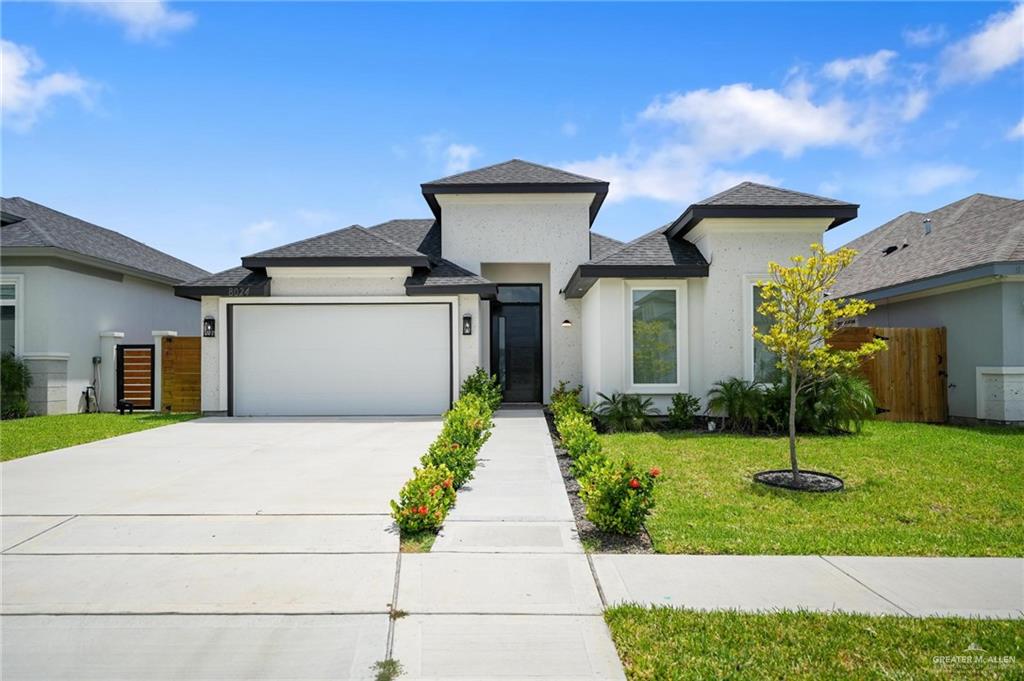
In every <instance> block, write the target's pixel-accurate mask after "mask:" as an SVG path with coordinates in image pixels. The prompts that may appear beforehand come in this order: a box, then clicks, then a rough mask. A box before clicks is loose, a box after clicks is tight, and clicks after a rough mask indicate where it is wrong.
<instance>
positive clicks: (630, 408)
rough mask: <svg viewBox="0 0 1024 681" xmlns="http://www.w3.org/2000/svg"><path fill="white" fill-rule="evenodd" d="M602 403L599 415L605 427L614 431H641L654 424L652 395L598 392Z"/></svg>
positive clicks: (598, 406)
mask: <svg viewBox="0 0 1024 681" xmlns="http://www.w3.org/2000/svg"><path fill="white" fill-rule="evenodd" d="M598 396H600V397H601V403H600V404H598V405H597V410H596V411H597V415H598V418H599V419H600V420H601V423H602V424H603V425H604V427H605V428H607V429H608V430H610V431H611V432H613V433H618V432H634V433H635V432H640V431H644V430H650V429H651V428H652V427H653V425H654V420H653V418H652V417H653V416H654V406H653V405H654V402H653V401H652V400H651V398H650V397H641V396H640V395H630V394H626V393H614V394H613V395H612V396H611V397H608V396H607V395H605V394H604V393H598Z"/></svg>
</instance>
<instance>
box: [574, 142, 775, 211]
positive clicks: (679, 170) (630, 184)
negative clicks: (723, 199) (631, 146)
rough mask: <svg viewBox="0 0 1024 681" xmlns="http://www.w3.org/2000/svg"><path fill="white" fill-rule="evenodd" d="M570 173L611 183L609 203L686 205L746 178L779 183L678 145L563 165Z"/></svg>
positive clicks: (765, 182) (766, 176)
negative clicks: (721, 165) (717, 165)
mask: <svg viewBox="0 0 1024 681" xmlns="http://www.w3.org/2000/svg"><path fill="white" fill-rule="evenodd" d="M560 167H564V168H565V169H566V170H568V171H569V172H573V173H579V174H581V175H587V176H588V177H598V178H601V179H602V180H607V181H608V182H609V183H610V187H609V190H608V203H621V202H622V201H627V200H629V199H632V198H648V199H656V200H658V201H666V202H670V203H679V204H683V203H685V202H687V201H695V200H697V199H700V198H702V197H704V196H708V195H711V194H715V193H717V192H720V191H722V190H723V189H727V188H728V187H731V186H733V185H735V184H738V183H740V182H742V181H744V180H750V181H752V182H761V183H764V184H776V183H777V182H778V180H776V179H775V178H773V177H771V176H769V175H765V174H763V173H757V172H745V171H734V170H722V169H718V168H713V167H711V165H710V164H709V163H708V161H707V160H706V159H704V158H703V157H702V156H701V154H700V152H698V151H697V150H695V149H694V148H692V147H690V146H687V145H683V144H678V145H670V146H667V147H664V148H661V149H656V150H654V151H652V152H651V153H648V154H639V153H629V154H623V155H619V154H611V155H607V156H600V157H598V158H596V159H593V160H590V161H577V162H575V163H567V164H562V165H561V166H560Z"/></svg>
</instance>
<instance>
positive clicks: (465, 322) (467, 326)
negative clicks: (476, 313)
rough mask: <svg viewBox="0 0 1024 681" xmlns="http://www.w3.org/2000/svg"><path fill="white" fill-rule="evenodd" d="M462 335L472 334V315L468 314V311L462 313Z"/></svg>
mask: <svg viewBox="0 0 1024 681" xmlns="http://www.w3.org/2000/svg"><path fill="white" fill-rule="evenodd" d="M462 335H463V336H472V335H473V315H471V314H469V313H468V312H467V313H466V314H464V315H462Z"/></svg>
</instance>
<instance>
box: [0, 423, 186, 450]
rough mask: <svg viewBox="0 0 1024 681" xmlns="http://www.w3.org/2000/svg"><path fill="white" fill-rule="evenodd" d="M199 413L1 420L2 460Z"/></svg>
mask: <svg viewBox="0 0 1024 681" xmlns="http://www.w3.org/2000/svg"><path fill="white" fill-rule="evenodd" d="M196 416H197V414H153V413H141V412H140V413H137V414H125V415H124V416H121V415H119V414H60V415H56V416H30V417H28V418H24V419H13V420H10V421H0V461H10V460H12V459H20V458H21V457H23V456H30V455H32V454H39V453H41V452H49V451H51V450H53V449H60V448H62V447H70V446H72V445H80V444H84V443H86V442H93V441H95V440H105V439H106V438H108V437H114V436H116V435H125V434H127V433H134V432H137V431H140V430H148V429H150V428H157V427H159V426H166V425H169V424H171V423H180V422H182V421H188V420H190V419H194V418H196Z"/></svg>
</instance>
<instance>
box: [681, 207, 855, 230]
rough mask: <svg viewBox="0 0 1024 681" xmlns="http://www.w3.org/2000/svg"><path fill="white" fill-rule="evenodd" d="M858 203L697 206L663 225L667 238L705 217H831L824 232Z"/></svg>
mask: <svg viewBox="0 0 1024 681" xmlns="http://www.w3.org/2000/svg"><path fill="white" fill-rule="evenodd" d="M859 208H860V206H859V205H858V204H855V203H848V204H838V205H834V206H698V205H693V206H690V207H689V208H687V209H686V211H685V212H684V213H683V214H682V215H680V216H679V217H678V218H676V220H675V221H674V222H672V224H670V225H669V226H668V227H667V228H666V229H665V235H666V236H668V237H669V238H674V237H677V236H680V237H681V236H684V235H686V233H687V232H689V231H690V230H691V229H693V228H694V227H695V226H696V225H697V223H698V222H700V221H701V220H703V219H705V218H832V222H831V223H829V226H828V227H826V228H825V231H826V232H827V231H828V230H830V229H833V228H834V227H838V226H839V225H841V224H843V223H844V222H849V221H850V220H852V219H854V218H855V217H857V210H858V209H859Z"/></svg>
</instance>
